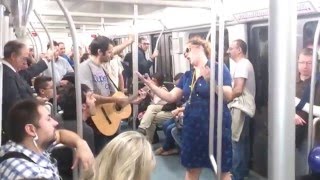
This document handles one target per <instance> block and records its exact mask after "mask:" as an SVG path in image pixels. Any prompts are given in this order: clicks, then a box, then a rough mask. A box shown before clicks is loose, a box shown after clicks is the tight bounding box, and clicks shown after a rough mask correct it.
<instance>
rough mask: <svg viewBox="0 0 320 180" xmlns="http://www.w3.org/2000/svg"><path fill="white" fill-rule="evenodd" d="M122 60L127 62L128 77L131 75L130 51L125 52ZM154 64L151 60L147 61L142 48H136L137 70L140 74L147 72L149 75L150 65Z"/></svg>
mask: <svg viewBox="0 0 320 180" xmlns="http://www.w3.org/2000/svg"><path fill="white" fill-rule="evenodd" d="M123 61H124V62H128V63H129V72H128V77H132V53H131V52H130V53H128V54H126V56H125V57H124V60H123ZM153 64H154V62H153V61H149V60H147V58H146V54H145V52H144V51H143V49H141V48H139V50H138V71H139V73H140V74H142V75H144V74H146V73H147V74H149V75H150V67H151V66H152V65H153Z"/></svg>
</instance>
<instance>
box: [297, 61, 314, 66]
mask: <svg viewBox="0 0 320 180" xmlns="http://www.w3.org/2000/svg"><path fill="white" fill-rule="evenodd" d="M298 64H300V65H303V64H305V65H308V66H311V65H312V62H310V61H308V62H307V61H299V62H298Z"/></svg>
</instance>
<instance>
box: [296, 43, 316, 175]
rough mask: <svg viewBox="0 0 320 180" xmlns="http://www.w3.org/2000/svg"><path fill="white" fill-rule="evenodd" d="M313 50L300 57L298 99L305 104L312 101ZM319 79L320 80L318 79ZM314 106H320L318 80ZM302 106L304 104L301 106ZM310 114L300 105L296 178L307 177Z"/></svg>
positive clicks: (297, 110)
mask: <svg viewBox="0 0 320 180" xmlns="http://www.w3.org/2000/svg"><path fill="white" fill-rule="evenodd" d="M312 53H313V50H312V49H311V48H305V49H303V50H302V51H301V52H300V54H299V57H298V74H297V81H296V97H298V98H300V99H302V101H304V102H309V99H310V83H311V73H312ZM317 79H318V78H317ZM314 95H315V96H314V105H320V86H319V81H318V80H317V83H316V87H315V94H314ZM301 105H302V104H301ZM308 115H309V114H308V113H307V112H304V111H302V109H301V108H300V104H299V105H298V106H297V108H296V114H295V124H296V176H301V175H305V173H306V172H307V168H308V167H307V162H308V159H307V154H308V152H307V141H308V138H307V137H308V123H309V122H308Z"/></svg>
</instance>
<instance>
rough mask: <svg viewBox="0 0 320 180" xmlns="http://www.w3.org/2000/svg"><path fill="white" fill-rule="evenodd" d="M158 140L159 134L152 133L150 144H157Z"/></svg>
mask: <svg viewBox="0 0 320 180" xmlns="http://www.w3.org/2000/svg"><path fill="white" fill-rule="evenodd" d="M158 142H159V135H158V133H157V132H155V133H154V135H153V141H152V144H157V143H158Z"/></svg>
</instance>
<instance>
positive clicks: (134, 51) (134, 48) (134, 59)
mask: <svg viewBox="0 0 320 180" xmlns="http://www.w3.org/2000/svg"><path fill="white" fill-rule="evenodd" d="M133 12H134V20H133V29H134V42H133V44H132V72H133V74H132V85H133V87H132V88H133V89H132V90H133V94H137V93H138V76H137V75H136V73H135V72H136V71H138V39H139V37H138V36H139V35H138V28H137V20H138V5H136V4H134V6H133ZM137 117H138V105H137V104H134V105H133V112H132V122H133V127H132V128H133V130H135V129H136V119H137Z"/></svg>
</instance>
